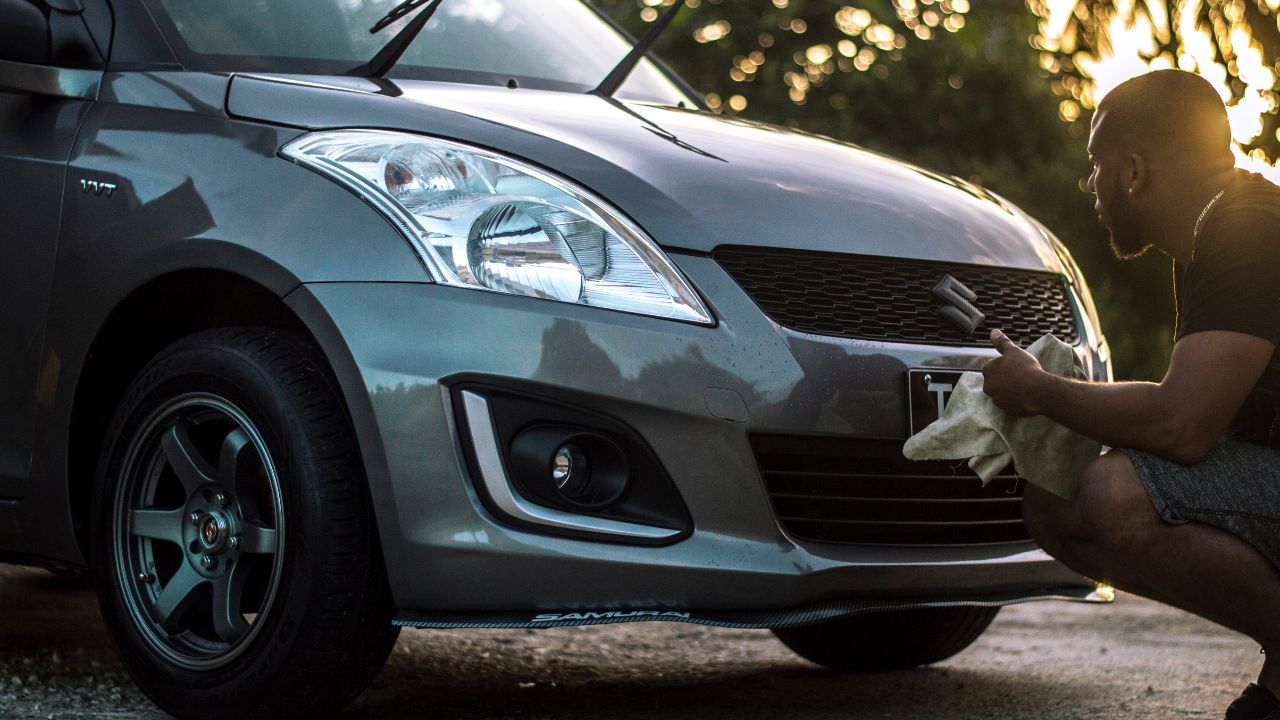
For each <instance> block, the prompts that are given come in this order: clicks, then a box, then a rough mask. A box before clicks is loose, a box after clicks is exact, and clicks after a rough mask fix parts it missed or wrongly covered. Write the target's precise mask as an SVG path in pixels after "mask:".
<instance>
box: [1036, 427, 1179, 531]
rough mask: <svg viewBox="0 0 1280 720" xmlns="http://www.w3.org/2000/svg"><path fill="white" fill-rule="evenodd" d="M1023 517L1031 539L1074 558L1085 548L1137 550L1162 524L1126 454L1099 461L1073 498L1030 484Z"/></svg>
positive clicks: (1090, 469)
mask: <svg viewBox="0 0 1280 720" xmlns="http://www.w3.org/2000/svg"><path fill="white" fill-rule="evenodd" d="M1022 516H1023V522H1025V523H1026V525H1027V530H1028V531H1029V532H1030V533H1031V536H1032V537H1033V538H1035V540H1036V542H1038V543H1039V544H1040V546H1041V547H1042V548H1044V549H1045V550H1046V551H1048V552H1049V553H1050V554H1052V555H1063V554H1072V551H1073V549H1075V548H1077V547H1078V546H1080V545H1081V544H1087V545H1090V546H1094V547H1098V548H1101V547H1109V548H1114V549H1117V550H1123V549H1126V548H1134V547H1136V546H1138V545H1140V544H1142V543H1144V542H1146V541H1147V540H1148V539H1149V531H1150V530H1151V529H1152V527H1153V525H1154V524H1155V523H1158V520H1159V519H1158V517H1157V516H1156V514H1155V509H1154V508H1153V507H1152V505H1151V501H1150V500H1149V499H1148V498H1147V493H1146V490H1145V489H1144V488H1143V487H1142V483H1141V481H1139V480H1138V475H1137V471H1136V470H1134V467H1133V463H1132V462H1130V460H1129V458H1128V457H1127V456H1126V455H1125V454H1124V453H1121V452H1111V453H1108V454H1106V455H1104V456H1102V457H1099V458H1098V459H1097V460H1095V461H1093V462H1092V463H1091V464H1090V465H1089V467H1088V468H1087V469H1086V470H1085V473H1084V475H1083V477H1082V478H1081V481H1080V488H1079V491H1078V493H1077V494H1076V496H1075V497H1074V498H1073V499H1071V500H1064V499H1063V498H1060V497H1058V496H1056V495H1053V494H1051V493H1049V492H1046V491H1044V490H1041V489H1040V488H1037V487H1034V486H1028V487H1027V489H1026V492H1025V493H1024V496H1023V511H1022Z"/></svg>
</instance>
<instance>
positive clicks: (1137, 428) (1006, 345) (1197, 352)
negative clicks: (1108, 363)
mask: <svg viewBox="0 0 1280 720" xmlns="http://www.w3.org/2000/svg"><path fill="white" fill-rule="evenodd" d="M991 342H992V344H994V345H995V346H996V349H997V350H999V351H1000V357H998V358H995V359H993V360H991V361H989V362H988V363H987V364H986V365H985V366H983V368H982V374H983V390H984V391H985V392H986V394H987V395H989V396H991V399H992V400H993V401H995V404H996V405H997V406H999V407H1000V408H1001V409H1003V410H1005V411H1006V412H1008V413H1010V414H1012V415H1014V416H1017V417H1025V416H1029V415H1044V416H1046V417H1048V418H1050V419H1052V420H1054V421H1055V422H1058V423H1061V424H1063V425H1065V426H1067V427H1069V428H1071V429H1072V430H1075V431H1076V432H1078V433H1080V434H1082V435H1085V436H1088V437H1091V438H1094V439H1096V440H1098V441H1100V442H1101V443H1103V444H1104V445H1110V446H1112V447H1128V448H1134V449H1137V450H1146V451H1147V452H1151V453H1154V454H1156V455H1159V456H1160V457H1163V458H1167V459H1169V460H1173V461H1175V462H1179V463H1194V462H1198V461H1199V460H1200V459H1201V458H1203V457H1204V456H1205V455H1206V454H1207V453H1208V452H1209V450H1210V449H1212V448H1213V445H1214V443H1216V442H1217V441H1218V438H1220V437H1221V436H1222V433H1223V432H1225V431H1226V429H1227V425H1228V424H1229V423H1230V422H1231V419H1232V418H1233V417H1234V416H1235V414H1236V413H1237V412H1238V411H1239V410H1240V406H1241V405H1243V404H1244V401H1245V398H1246V397H1248V395H1249V391H1250V390H1252V389H1253V386H1254V385H1255V384H1257V382H1258V378H1259V377H1261V376H1262V372H1263V371H1264V370H1265V369H1266V367H1267V362H1268V360H1269V359H1270V358H1271V354H1272V352H1273V351H1274V350H1275V345H1274V344H1273V343H1271V342H1270V341H1268V340H1264V339H1262V338H1259V337H1255V336H1253V335H1247V334H1245V333H1239V332H1228V331H1223V330H1209V331H1204V332H1197V333H1192V334H1190V335H1186V336H1183V338H1182V339H1180V340H1179V341H1178V342H1177V344H1176V345H1175V346H1174V348H1173V357H1172V358H1171V359H1170V361H1169V370H1168V372H1167V373H1166V374H1165V377H1164V380H1162V381H1160V382H1159V383H1149V382H1124V383H1097V382H1085V381H1081V380H1073V379H1069V378H1064V377H1059V376H1057V375H1053V374H1051V373H1048V372H1045V371H1044V370H1043V369H1041V367H1040V363H1039V362H1038V361H1036V359H1035V357H1034V356H1032V355H1031V354H1030V353H1028V352H1026V351H1025V350H1023V349H1021V348H1019V347H1018V346H1017V345H1015V344H1014V343H1013V341H1011V340H1009V338H1007V337H1005V335H1004V333H1001V332H1000V331H999V330H993V331H991Z"/></svg>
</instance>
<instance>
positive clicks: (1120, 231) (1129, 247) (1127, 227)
mask: <svg viewBox="0 0 1280 720" xmlns="http://www.w3.org/2000/svg"><path fill="white" fill-rule="evenodd" d="M1107 214H1108V215H1109V216H1110V217H1109V219H1110V221H1111V222H1110V223H1108V225H1107V229H1109V230H1110V231H1111V251H1112V252H1114V253H1115V254H1116V257H1118V258H1120V259H1121V260H1132V259H1133V258H1136V257H1139V256H1140V255H1142V254H1143V253H1145V252H1146V251H1148V250H1150V249H1151V243H1150V242H1147V240H1146V239H1145V238H1144V237H1143V233H1142V223H1141V222H1140V221H1139V220H1138V211H1137V208H1135V207H1134V206H1133V201H1132V200H1131V198H1130V197H1129V195H1128V193H1118V194H1117V198H1116V201H1115V203H1114V204H1113V205H1112V207H1111V212H1109V213H1107Z"/></svg>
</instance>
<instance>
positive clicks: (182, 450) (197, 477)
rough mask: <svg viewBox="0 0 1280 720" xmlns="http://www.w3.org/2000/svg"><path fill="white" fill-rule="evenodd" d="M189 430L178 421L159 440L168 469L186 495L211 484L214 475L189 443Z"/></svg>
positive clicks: (185, 422)
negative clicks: (175, 476) (169, 468)
mask: <svg viewBox="0 0 1280 720" xmlns="http://www.w3.org/2000/svg"><path fill="white" fill-rule="evenodd" d="M190 429H191V424H190V423H189V422H187V421H185V420H179V421H178V422H177V423H175V424H174V425H173V427H171V428H169V431H168V432H166V433H165V434H164V437H163V438H161V440H160V445H161V447H162V448H163V449H164V456H165V459H166V460H168V461H169V467H171V468H173V472H174V474H176V475H177V476H178V480H179V481H181V482H182V487H183V488H184V489H186V491H187V494H188V495H190V494H192V493H194V492H195V491H196V490H197V489H199V488H200V486H201V485H205V484H207V483H211V482H213V474H214V473H213V468H211V467H209V463H208V462H206V461H205V459H204V458H203V457H202V456H201V455H200V451H199V450H197V449H196V446H195V444H194V443H193V442H191V434H190V432H189V431H190Z"/></svg>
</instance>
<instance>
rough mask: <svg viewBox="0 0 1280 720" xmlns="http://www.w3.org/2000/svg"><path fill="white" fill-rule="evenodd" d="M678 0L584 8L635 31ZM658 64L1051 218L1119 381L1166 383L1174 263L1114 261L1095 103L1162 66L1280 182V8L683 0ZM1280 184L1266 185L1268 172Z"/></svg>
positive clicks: (733, 103) (1211, 3)
mask: <svg viewBox="0 0 1280 720" xmlns="http://www.w3.org/2000/svg"><path fill="white" fill-rule="evenodd" d="M675 1H676V0H594V2H595V4H596V5H597V6H598V7H600V8H601V9H602V10H604V11H605V12H607V13H608V14H609V15H610V16H611V17H613V18H614V19H616V20H617V21H618V22H620V23H621V24H622V25H623V26H624V27H626V28H627V29H628V30H629V31H630V32H632V33H633V34H635V35H637V36H638V35H639V34H641V33H643V32H644V30H645V29H646V27H647V25H648V23H650V22H653V20H654V19H656V18H657V17H658V15H659V13H660V12H661V11H662V10H664V9H665V8H666V7H669V6H670V5H671V4H672V3H674V2H675ZM685 2H686V4H687V5H688V6H689V7H688V8H687V9H685V10H684V11H682V12H681V13H680V15H679V16H678V17H677V18H676V20H675V24H674V25H673V26H672V27H671V28H670V29H669V30H668V31H667V33H666V34H665V35H664V36H663V37H662V39H661V40H660V41H659V43H658V45H657V46H656V48H655V51H656V52H657V54H658V55H659V56H660V57H661V58H662V59H663V60H664V61H666V62H667V63H668V64H669V65H671V66H672V68H673V69H675V70H676V72H678V73H679V74H680V75H681V76H683V77H684V78H685V79H686V80H688V81H689V82H690V83H691V84H692V85H693V86H694V88H696V89H697V90H698V91H700V92H702V93H704V96H705V97H706V99H707V102H708V104H709V105H711V106H712V107H713V108H714V109H715V110H716V111H717V112H724V113H732V114H739V115H742V116H744V117H747V118H751V119H754V120H761V121H764V122H771V123H779V124H785V125H789V126H792V127H797V128H800V129H803V130H806V131H810V132H815V133H820V134H823V135H829V136H832V137H836V138H839V139H842V140H847V141H851V142H854V143H857V144H859V145H862V146H864V147H867V148H870V149H874V150H879V151H882V152H885V153H888V154H890V155H894V156H896V157H900V158H903V159H906V160H909V161H911V162H915V163H917V164H920V165H923V166H926V167H929V168H931V169H935V170H940V171H943V172H948V173H953V174H955V175H959V176H962V177H965V178H969V179H971V180H973V181H975V182H978V183H980V184H982V185H984V186H986V187H988V188H991V189H992V190H994V191H996V192H997V193H999V194H1001V195H1003V196H1005V197H1007V198H1009V199H1010V200H1012V201H1013V202H1015V203H1017V204H1018V205H1020V206H1022V207H1023V208H1024V209H1026V210H1027V211H1028V212H1030V213H1032V214H1033V215H1035V216H1036V217H1037V218H1039V219H1040V220H1041V221H1043V222H1044V223H1045V224H1046V225H1047V226H1049V227H1050V228H1051V229H1052V230H1053V231H1054V232H1055V233H1056V234H1057V235H1058V236H1059V237H1060V238H1062V239H1063V241H1064V242H1066V244H1067V245H1068V246H1069V247H1070V248H1071V251H1072V253H1073V254H1074V255H1075V257H1076V259H1077V261H1078V262H1079V263H1080V265H1081V267H1082V268H1083V270H1084V273H1085V276H1086V278H1087V279H1088V280H1089V284H1090V287H1091V288H1092V289H1093V291H1094V294H1095V298H1096V299H1097V301H1098V304H1099V308H1100V312H1101V313H1102V316H1103V323H1104V329H1105V331H1106V333H1107V336H1108V339H1109V340H1110V342H1111V346H1112V350H1113V352H1114V356H1115V367H1116V376H1117V378H1140V379H1159V377H1160V376H1161V375H1162V374H1163V371H1164V369H1165V367H1166V365H1167V361H1168V354H1169V350H1170V348H1171V346H1172V335H1173V302H1172V296H1171V290H1170V287H1169V278H1170V261H1169V260H1168V258H1166V257H1165V256H1164V255H1160V254H1158V253H1149V254H1148V255H1147V256H1144V257H1142V258H1140V259H1138V260H1136V261H1132V262H1127V263H1122V262H1120V261H1118V260H1115V259H1114V258H1113V257H1112V256H1111V254H1110V250H1109V249H1108V247H1107V236H1106V231H1105V230H1104V229H1103V228H1101V227H1100V226H1099V225H1098V224H1097V221H1096V218H1095V214H1094V211H1093V197H1092V196H1091V195H1089V194H1088V193H1086V192H1085V191H1084V181H1085V178H1086V177H1087V176H1088V174H1089V170H1090V167H1089V163H1088V161H1087V159H1086V157H1087V156H1086V152H1085V143H1086V141H1087V136H1088V127H1089V119H1090V117H1091V112H1092V108H1093V107H1094V106H1095V105H1096V102H1097V100H1098V99H1100V98H1101V97H1102V96H1103V95H1104V94H1105V93H1106V92H1107V91H1109V90H1110V89H1111V88H1112V87H1114V86H1115V85H1116V84H1118V83H1119V82H1122V81H1123V80H1125V79H1127V78H1128V77H1132V76H1133V75H1137V74H1139V73H1141V72H1145V71H1146V70H1147V69H1154V68H1160V67H1181V68H1183V69H1187V70H1192V71H1196V72H1199V73H1200V74H1202V75H1204V76H1205V77H1207V78H1208V79H1209V80H1210V81H1211V82H1213V83H1214V85H1215V86H1216V87H1218V88H1219V91H1220V93H1221V94H1222V95H1223V98H1224V100H1226V101H1227V102H1228V103H1229V104H1230V105H1231V108H1230V114H1231V121H1232V127H1233V132H1234V135H1235V139H1236V141H1237V144H1238V156H1239V160H1240V162H1241V164H1242V165H1245V166H1248V167H1250V168H1251V169H1265V170H1266V171H1267V172H1268V174H1274V168H1272V167H1270V165H1269V163H1270V159H1271V158H1275V157H1277V156H1280V139H1278V138H1277V135H1276V127H1277V119H1276V118H1277V116H1276V114H1275V109H1276V105H1277V103H1276V96H1275V93H1274V87H1275V80H1276V75H1275V70H1276V65H1275V62H1276V58H1277V56H1278V55H1280V31H1278V30H1277V24H1276V23H1277V20H1276V16H1275V11H1276V9H1277V8H1280V0H1146V1H1144V0H1136V2H1135V1H1133V0H1130V1H1128V2H1126V1H1125V0H1108V1H1106V2H1096V1H1092V0H685ZM1273 179H1274V177H1273Z"/></svg>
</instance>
